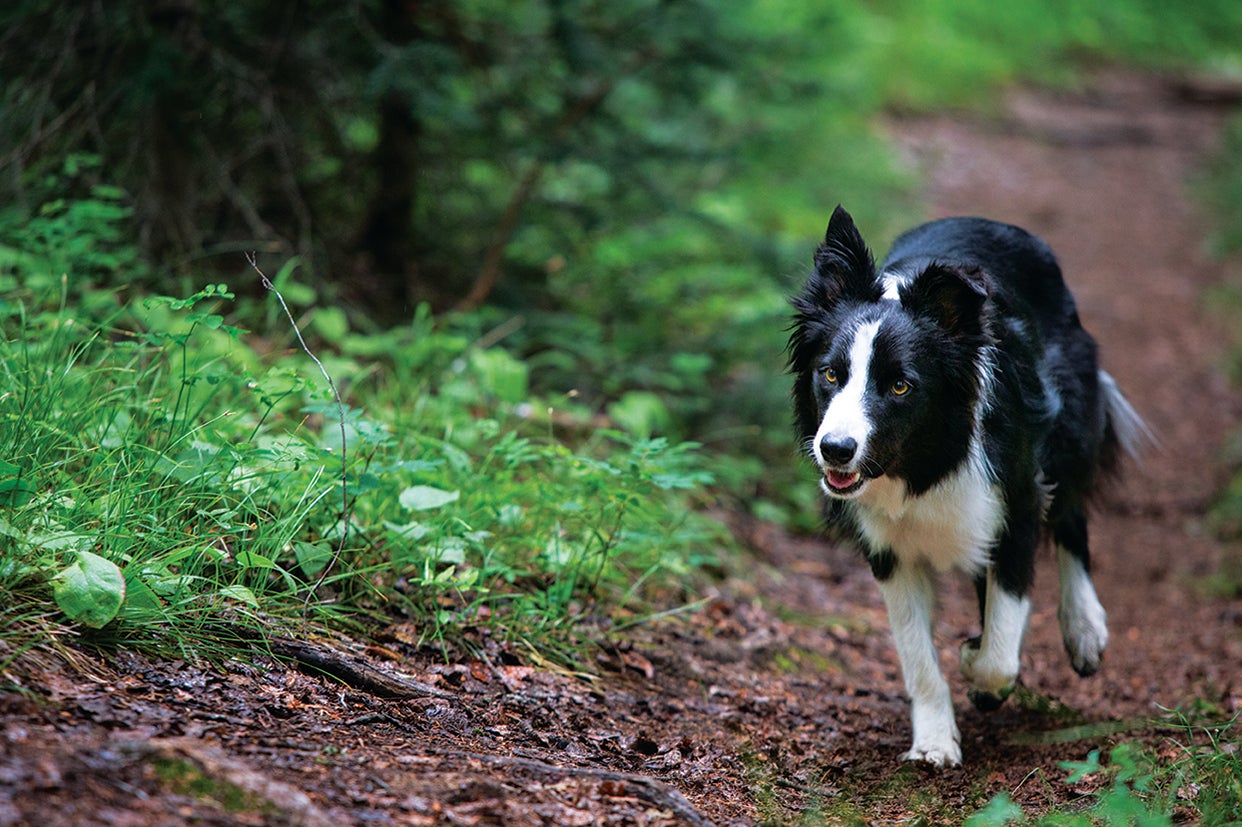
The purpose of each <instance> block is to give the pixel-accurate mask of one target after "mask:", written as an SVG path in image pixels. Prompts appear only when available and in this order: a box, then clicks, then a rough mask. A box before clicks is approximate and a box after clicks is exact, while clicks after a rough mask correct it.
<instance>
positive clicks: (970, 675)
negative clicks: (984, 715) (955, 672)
mask: <svg viewBox="0 0 1242 827" xmlns="http://www.w3.org/2000/svg"><path fill="white" fill-rule="evenodd" d="M959 666H960V668H961V670H962V676H963V677H965V678H966V681H967V682H968V683H969V684H970V685H971V686H972V687H974V688H975V689H976V690H978V691H979V692H982V693H985V694H988V695H993V696H995V697H996V698H999V699H1000V700H1002V701H1003V700H1004V699H1005V698H1008V697H1009V696H1010V695H1012V694H1013V690H1014V687H1015V686H1016V685H1017V683H1018V664H1017V663H1002V662H1001V659H1000V658H997V657H994V656H991V653H988V652H984V651H982V650H981V649H980V648H979V639H978V638H971V639H970V640H968V641H966V642H965V643H963V644H962V649H961V654H960V660H959ZM976 706H978V704H976Z"/></svg>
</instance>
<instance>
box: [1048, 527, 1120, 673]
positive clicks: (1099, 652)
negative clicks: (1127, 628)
mask: <svg viewBox="0 0 1242 827" xmlns="http://www.w3.org/2000/svg"><path fill="white" fill-rule="evenodd" d="M1057 563H1058V565H1059V566H1060V569H1061V602H1060V605H1059V606H1058V607H1057V619H1058V620H1059V621H1060V622H1061V640H1062V641H1064V643H1065V651H1066V653H1067V654H1068V655H1069V658H1070V663H1071V664H1072V665H1073V667H1074V671H1075V672H1077V673H1078V674H1079V675H1082V676H1083V677H1086V676H1087V675H1094V674H1095V673H1096V672H1098V671H1099V670H1100V660H1101V659H1102V658H1103V657H1104V649H1105V648H1106V647H1107V646H1108V614H1107V613H1106V612H1105V611H1104V607H1103V606H1101V605H1100V598H1099V597H1097V596H1096V593H1095V586H1094V585H1093V584H1092V582H1091V575H1089V574H1088V573H1087V569H1086V566H1084V565H1083V563H1082V562H1081V561H1080V560H1078V559H1077V558H1076V557H1074V556H1073V555H1072V554H1070V553H1069V552H1067V551H1065V550H1064V549H1059V550H1058V551H1057Z"/></svg>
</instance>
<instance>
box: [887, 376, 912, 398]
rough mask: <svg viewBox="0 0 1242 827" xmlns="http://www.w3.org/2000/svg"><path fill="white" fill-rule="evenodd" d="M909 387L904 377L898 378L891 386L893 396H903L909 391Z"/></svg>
mask: <svg viewBox="0 0 1242 827" xmlns="http://www.w3.org/2000/svg"><path fill="white" fill-rule="evenodd" d="M910 387H911V386H910V383H909V382H907V381H906V380H905V379H898V380H897V381H896V382H894V383H893V386H892V391H893V396H905V395H906V394H907V393H909V392H910Z"/></svg>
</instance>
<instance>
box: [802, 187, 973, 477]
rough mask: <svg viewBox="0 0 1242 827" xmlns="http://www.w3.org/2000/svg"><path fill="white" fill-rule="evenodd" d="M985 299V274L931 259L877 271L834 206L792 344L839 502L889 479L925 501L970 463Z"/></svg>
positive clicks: (809, 443)
mask: <svg viewBox="0 0 1242 827" xmlns="http://www.w3.org/2000/svg"><path fill="white" fill-rule="evenodd" d="M987 303H988V282H987V278H986V276H985V274H983V273H982V272H980V271H979V270H978V269H977V268H970V267H962V266H956V265H954V264H952V263H947V262H944V263H942V262H936V261H934V260H930V259H928V260H923V261H915V262H913V263H911V264H907V265H902V264H901V263H897V265H895V268H894V269H891V270H889V271H886V272H885V273H883V274H877V272H876V268H875V261H874V259H873V258H872V256H871V253H870V251H869V250H868V249H867V246H866V244H865V243H864V242H863V239H862V236H861V235H859V233H858V230H857V228H856V227H855V226H854V221H853V219H852V218H851V217H850V215H849V213H847V212H846V211H845V210H843V209H842V208H841V207H837V209H836V211H835V212H834V213H833V214H832V219H831V221H830V222H829V224H828V231H827V233H826V234H825V237H824V242H823V244H821V245H820V246H819V249H818V250H817V251H816V253H815V267H814V270H813V271H812V272H811V275H810V278H809V279H808V280H807V283H806V286H805V287H804V288H803V290H802V293H801V294H800V295H798V296H796V297H795V298H794V299H793V300H792V304H793V307H794V321H793V327H792V334H791V336H790V339H789V363H790V369H791V371H792V372H793V373H794V376H795V378H794V394H793V396H794V405H795V416H796V419H797V427H798V433H799V437H800V438H801V440H802V443H803V446H804V447H805V449H806V451H807V452H808V454H809V455H810V456H811V457H812V458H813V459H814V460H815V462H816V464H817V465H818V466H819V468H820V471H821V472H822V474H823V480H822V483H821V485H822V488H823V489H824V491H825V492H826V493H827V494H828V495H829V496H830V497H833V498H838V499H851V498H854V497H858V496H860V495H861V494H862V493H863V492H864V491H865V490H866V488H867V486H868V484H869V483H870V482H871V481H872V480H874V479H876V478H878V477H882V476H888V477H892V478H894V479H897V480H900V481H902V482H904V483H905V485H906V487H907V490H908V491H909V492H910V493H912V494H919V493H922V492H923V491H926V490H927V489H928V488H930V487H931V486H932V485H934V484H935V483H936V482H937V481H938V480H939V479H941V478H943V477H944V476H945V475H946V474H947V473H949V472H950V471H951V470H952V469H953V468H955V467H956V466H957V465H958V464H959V463H961V462H962V460H963V459H964V458H965V457H966V455H967V452H968V450H969V446H970V439H971V436H972V434H973V429H974V428H975V427H976V405H977V403H978V402H979V399H980V394H981V384H982V383H983V382H984V381H985V379H986V377H985V376H984V371H985V367H984V366H985V365H986V358H985V354H984V350H985V349H986V348H987V347H988V346H989V344H990V342H991V337H990V336H989V333H988V324H987V318H986V317H987Z"/></svg>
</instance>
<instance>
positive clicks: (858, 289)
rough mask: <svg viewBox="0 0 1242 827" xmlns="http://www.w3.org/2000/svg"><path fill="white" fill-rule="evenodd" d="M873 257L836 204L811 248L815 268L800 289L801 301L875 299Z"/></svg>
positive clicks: (828, 304)
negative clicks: (820, 240) (821, 238)
mask: <svg viewBox="0 0 1242 827" xmlns="http://www.w3.org/2000/svg"><path fill="white" fill-rule="evenodd" d="M880 295H881V290H880V285H879V283H878V282H877V281H876V277H875V259H874V258H872V257H871V251H870V250H868V249H867V245H866V244H865V243H864V242H863V239H862V235H860V234H859V232H858V228H857V227H855V226H854V219H853V218H851V217H850V214H849V213H848V212H846V211H845V210H844V209H843V208H842V207H841V206H840V205H837V208H836V209H835V210H833V212H832V218H831V219H829V221H828V231H827V232H826V233H824V241H823V243H822V244H820V245H819V248H818V249H817V250H816V251H815V271H814V272H813V273H811V277H810V279H809V280H808V281H807V285H806V290H805V291H803V294H802V299H803V301H809V302H811V303H813V304H815V305H818V306H819V307H822V308H830V307H832V306H833V305H835V304H836V303H837V302H839V301H841V300H842V299H846V298H851V299H858V300H860V301H879V299H880Z"/></svg>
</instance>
